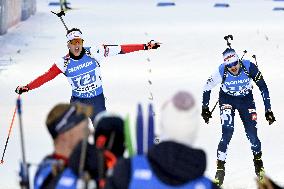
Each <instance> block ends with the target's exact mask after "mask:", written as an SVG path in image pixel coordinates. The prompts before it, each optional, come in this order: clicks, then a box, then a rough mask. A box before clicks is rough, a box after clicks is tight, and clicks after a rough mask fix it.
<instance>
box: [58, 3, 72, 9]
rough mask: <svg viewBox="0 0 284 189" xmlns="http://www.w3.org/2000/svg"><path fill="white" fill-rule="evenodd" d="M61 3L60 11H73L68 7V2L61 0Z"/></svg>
mask: <svg viewBox="0 0 284 189" xmlns="http://www.w3.org/2000/svg"><path fill="white" fill-rule="evenodd" d="M59 3H60V9H61V10H62V11H65V10H68V9H72V8H71V7H69V6H68V3H67V0H60V1H59Z"/></svg>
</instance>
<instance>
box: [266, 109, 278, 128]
mask: <svg viewBox="0 0 284 189" xmlns="http://www.w3.org/2000/svg"><path fill="white" fill-rule="evenodd" d="M265 118H266V120H267V121H268V123H269V125H271V124H272V123H273V122H274V121H276V119H275V117H274V114H273V112H272V111H271V110H267V111H266V112H265Z"/></svg>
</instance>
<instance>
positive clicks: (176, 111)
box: [160, 91, 199, 146]
mask: <svg viewBox="0 0 284 189" xmlns="http://www.w3.org/2000/svg"><path fill="white" fill-rule="evenodd" d="M198 127H199V115H198V109H197V107H196V104H195V100H194V98H193V95H192V94H191V93H189V92H186V91H180V92H178V93H176V94H175V95H174V96H173V97H172V98H171V99H170V100H168V101H166V102H165V103H164V105H163V107H162V110H161V125H160V132H161V136H160V139H161V141H174V142H177V143H182V144H185V145H187V146H192V144H193V143H194V141H195V138H196V134H197V130H198Z"/></svg>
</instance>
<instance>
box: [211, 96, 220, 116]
mask: <svg viewBox="0 0 284 189" xmlns="http://www.w3.org/2000/svg"><path fill="white" fill-rule="evenodd" d="M218 102H219V98H218V100H217V101H216V103H215V105H214V107H213V109H212V110H211V114H212V113H213V112H214V110H215V108H216V106H217V104H218Z"/></svg>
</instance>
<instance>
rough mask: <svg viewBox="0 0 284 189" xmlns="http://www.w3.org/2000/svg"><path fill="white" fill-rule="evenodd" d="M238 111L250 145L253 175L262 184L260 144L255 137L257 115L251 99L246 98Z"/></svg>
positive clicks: (262, 169)
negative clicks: (253, 168) (254, 174)
mask: <svg viewBox="0 0 284 189" xmlns="http://www.w3.org/2000/svg"><path fill="white" fill-rule="evenodd" d="M238 110H239V113H240V117H241V119H242V122H243V124H244V127H245V132H246V136H247V138H248V140H249V141H250V143H251V150H252V153H253V156H254V158H253V162H254V167H255V173H256V175H257V177H258V179H259V180H260V182H263V180H264V178H263V176H264V167H263V161H262V152H261V142H260V140H259V138H258V136H257V113H256V109H255V103H254V101H253V98H248V100H246V101H244V102H243V103H241V106H240V107H239V109H238Z"/></svg>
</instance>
